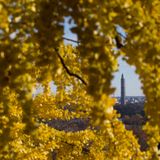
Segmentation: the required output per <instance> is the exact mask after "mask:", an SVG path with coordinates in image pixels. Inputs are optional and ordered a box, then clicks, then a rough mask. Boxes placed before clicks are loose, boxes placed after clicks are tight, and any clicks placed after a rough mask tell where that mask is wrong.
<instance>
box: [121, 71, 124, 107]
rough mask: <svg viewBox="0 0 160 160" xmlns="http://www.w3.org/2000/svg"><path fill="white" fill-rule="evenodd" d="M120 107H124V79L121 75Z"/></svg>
mask: <svg viewBox="0 0 160 160" xmlns="http://www.w3.org/2000/svg"><path fill="white" fill-rule="evenodd" d="M121 105H122V106H123V105H125V79H124V76H123V74H122V76H121Z"/></svg>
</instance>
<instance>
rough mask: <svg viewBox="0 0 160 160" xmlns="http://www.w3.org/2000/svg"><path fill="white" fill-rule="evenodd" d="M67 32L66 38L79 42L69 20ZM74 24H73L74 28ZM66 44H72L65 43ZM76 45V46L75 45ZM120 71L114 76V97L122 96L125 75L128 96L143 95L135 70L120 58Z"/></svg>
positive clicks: (65, 31) (66, 24)
mask: <svg viewBox="0 0 160 160" xmlns="http://www.w3.org/2000/svg"><path fill="white" fill-rule="evenodd" d="M64 25H65V30H64V36H65V37H67V38H70V39H73V40H77V35H76V34H73V33H72V32H70V26H69V25H68V23H67V19H65V23H64ZM73 25H74V23H72V24H71V26H73ZM65 43H66V44H67V43H70V42H68V41H65ZM73 45H76V44H73ZM118 62H119V71H118V72H116V73H115V74H114V75H115V76H114V79H113V81H112V85H113V86H114V87H115V88H116V91H115V93H114V96H119V95H120V79H121V74H122V73H123V74H124V78H125V83H126V96H141V95H143V93H142V90H141V83H140V81H139V78H138V75H137V74H136V73H135V68H134V67H133V66H132V67H131V66H129V65H128V64H127V63H126V62H125V61H123V60H122V58H119V60H118Z"/></svg>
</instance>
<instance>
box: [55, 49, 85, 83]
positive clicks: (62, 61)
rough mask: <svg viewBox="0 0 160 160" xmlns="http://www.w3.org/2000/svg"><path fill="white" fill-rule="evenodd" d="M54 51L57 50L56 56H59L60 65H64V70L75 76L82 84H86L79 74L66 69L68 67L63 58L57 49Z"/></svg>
mask: <svg viewBox="0 0 160 160" xmlns="http://www.w3.org/2000/svg"><path fill="white" fill-rule="evenodd" d="M56 52H57V55H58V57H59V59H60V61H61V64H62V66H63V67H64V69H65V70H66V72H67V73H68V74H69V75H70V76H73V77H76V78H77V79H79V80H80V81H81V82H82V83H83V84H85V85H87V83H86V82H85V80H83V79H82V78H81V77H80V76H79V75H77V74H75V73H72V72H71V71H70V70H69V69H68V67H67V66H66V65H65V63H64V60H63V58H62V57H61V55H60V54H59V53H58V51H57V50H56Z"/></svg>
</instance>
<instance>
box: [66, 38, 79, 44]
mask: <svg viewBox="0 0 160 160" xmlns="http://www.w3.org/2000/svg"><path fill="white" fill-rule="evenodd" d="M63 39H65V40H67V41H71V42H74V43H78V44H79V43H80V42H79V41H76V40H73V39H70V38H66V37H63Z"/></svg>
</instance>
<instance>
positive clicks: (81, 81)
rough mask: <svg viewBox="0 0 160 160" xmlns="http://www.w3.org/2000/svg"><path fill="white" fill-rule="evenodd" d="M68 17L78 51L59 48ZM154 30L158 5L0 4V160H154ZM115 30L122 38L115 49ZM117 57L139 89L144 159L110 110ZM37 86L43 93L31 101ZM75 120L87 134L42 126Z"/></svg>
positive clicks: (10, 0)
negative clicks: (142, 103) (145, 142)
mask: <svg viewBox="0 0 160 160" xmlns="http://www.w3.org/2000/svg"><path fill="white" fill-rule="evenodd" d="M68 16H70V17H71V19H72V20H74V22H75V24H76V25H75V26H74V27H73V28H72V29H71V30H72V32H74V33H76V34H77V36H78V40H79V42H80V43H79V45H78V46H77V47H72V46H70V45H64V44H63V32H64V24H63V22H64V19H65V17H68ZM159 24H160V2H159V0H149V1H145V0H143V1H142V0H137V1H134V0H113V1H98V0H95V1H93V0H87V1H86V0H85V1H84V0H80V1H78V0H74V1H73V0H67V1H65V0H61V1H59V0H38V1H36V0H25V1H22V0H0V93H1V94H0V159H4V160H5V159H15V160H19V159H26V160H32V159H33V160H34V159H42V160H45V159H46V160H48V159H52V156H53V154H55V155H56V159H64V160H65V159H66V160H67V159H68V160H72V159H77V160H83V159H86V160H112V159H113V160H123V159H124V160H127V159H128V160H130V159H134V160H136V159H137V160H141V159H143V160H144V159H158V150H157V145H158V143H159V142H160V126H159V124H160V43H159V37H160V25H159ZM117 26H121V27H122V28H123V29H124V31H125V33H126V39H125V45H124V46H123V47H122V48H119V47H118V48H119V49H117V46H116V43H115V37H116V36H117V34H118V33H117V30H116V27H117ZM120 55H123V56H124V59H125V60H126V61H127V63H128V64H130V65H134V66H135V67H136V72H137V73H138V74H139V77H140V80H141V82H142V83H143V91H144V94H145V95H146V99H147V102H146V104H145V111H146V114H147V116H148V123H147V124H146V126H145V131H146V133H147V135H148V144H149V147H148V150H147V151H145V152H141V151H140V147H139V144H138V142H137V140H136V138H135V137H134V135H133V134H132V133H131V132H130V131H127V130H126V129H125V127H124V125H123V124H122V123H121V122H120V121H118V115H117V114H116V112H115V111H114V110H113V105H114V99H112V98H110V95H111V94H112V93H113V92H114V88H112V87H111V80H112V78H113V73H114V72H115V71H116V70H117V58H118V57H119V56H120ZM51 81H53V82H54V84H55V87H56V92H55V93H54V94H53V93H51V91H50V88H49V82H51ZM38 83H39V84H42V86H43V87H44V92H43V93H42V94H39V95H38V96H36V97H35V98H33V97H32V91H33V89H34V88H35V86H36V84H38ZM74 118H79V119H84V120H88V121H89V122H88V126H87V127H86V129H85V130H81V131H77V132H74V131H70V132H67V131H65V130H62V131H59V130H58V129H55V128H53V127H50V126H49V125H47V122H48V121H49V120H51V119H59V120H65V121H69V120H71V119H74Z"/></svg>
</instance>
